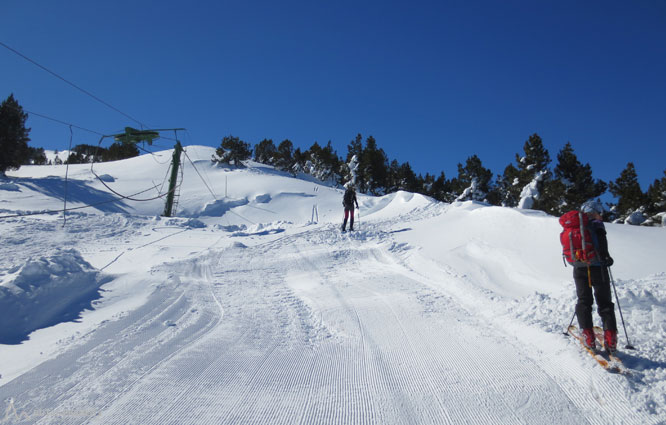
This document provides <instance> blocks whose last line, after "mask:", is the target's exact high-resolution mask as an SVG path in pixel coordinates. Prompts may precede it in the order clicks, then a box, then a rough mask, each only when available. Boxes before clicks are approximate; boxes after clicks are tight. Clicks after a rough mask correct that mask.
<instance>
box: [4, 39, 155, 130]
mask: <svg viewBox="0 0 666 425" xmlns="http://www.w3.org/2000/svg"><path fill="white" fill-rule="evenodd" d="M0 46H2V47H4V48H6V49H7V50H9V51H11V52H13V53H15V54H16V55H18V56H20V57H22V58H23V59H25V60H27V61H28V62H30V63H32V64H33V65H35V66H37V67H39V68H41V69H43V70H44V71H46V72H48V73H49V74H51V75H53V76H54V77H56V78H58V79H60V80H62V81H64V82H65V83H67V84H69V85H70V86H72V87H74V88H75V89H77V90H79V91H81V92H82V93H84V94H86V95H88V96H90V97H92V98H93V99H95V100H96V101H98V102H99V103H101V104H102V105H104V106H106V107H108V108H110V109H113V110H114V111H116V112H118V113H119V114H121V115H123V116H125V117H127V118H129V119H131V120H132V121H134V122H136V123H138V124H139V125H141V127H146V126H145V125H144V124H143V123H142V122H141V121H139V120H137V119H136V118H134V117H132V116H131V115H129V114H126V113H125V112H123V111H121V110H120V109H118V108H116V107H115V106H113V105H111V104H109V103H107V102H105V101H104V100H102V99H100V98H99V97H97V96H95V95H94V94H92V93H90V92H89V91H87V90H85V89H83V88H81V87H79V86H77V85H76V84H74V83H72V82H71V81H69V80H67V79H66V78H64V77H62V76H60V75H58V74H57V73H55V72H53V71H51V70H50V69H48V68H47V67H45V66H44V65H41V64H39V63H38V62H37V61H35V60H33V59H30V58H29V57H28V56H26V55H24V54H23V53H21V52H19V51H18V50H16V49H13V48H12V47H9V46H8V45H6V44H5V43H3V42H2V41H0Z"/></svg>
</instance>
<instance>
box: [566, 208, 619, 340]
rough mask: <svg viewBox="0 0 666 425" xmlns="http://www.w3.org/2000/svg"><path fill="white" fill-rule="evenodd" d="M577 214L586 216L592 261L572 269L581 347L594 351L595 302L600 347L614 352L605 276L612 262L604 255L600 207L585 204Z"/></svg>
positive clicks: (614, 331)
mask: <svg viewBox="0 0 666 425" xmlns="http://www.w3.org/2000/svg"><path fill="white" fill-rule="evenodd" d="M581 212H583V213H585V214H587V219H588V223H587V229H588V230H589V232H590V235H591V237H592V242H593V245H594V250H595V252H596V256H595V257H596V258H595V259H594V260H593V261H592V262H591V263H590V264H589V265H588V266H587V267H574V270H573V277H574V281H575V282H576V295H577V296H578V302H577V304H576V316H577V317H578V324H579V326H580V328H581V329H582V334H583V338H584V340H585V345H587V346H588V347H590V348H596V344H595V336H594V329H593V324H592V303H593V302H594V300H595V299H596V301H597V307H598V309H597V311H598V313H599V316H601V320H602V322H603V328H604V343H605V344H604V345H605V346H606V349H607V350H608V351H610V352H614V351H616V350H617V323H616V321H615V305H614V304H613V298H612V294H611V286H610V277H609V275H608V267H610V266H612V265H613V258H611V256H610V254H609V253H608V241H607V239H606V228H605V227H604V223H603V221H602V218H601V214H602V213H603V207H602V205H601V204H600V203H599V202H596V201H591V202H586V203H585V204H583V205H582V206H581ZM593 291H594V297H593V296H592V292H593Z"/></svg>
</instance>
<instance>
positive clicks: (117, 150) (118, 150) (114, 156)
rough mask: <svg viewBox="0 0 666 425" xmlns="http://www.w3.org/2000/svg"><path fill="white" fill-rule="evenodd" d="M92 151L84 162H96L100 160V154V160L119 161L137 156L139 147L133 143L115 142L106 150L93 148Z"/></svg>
mask: <svg viewBox="0 0 666 425" xmlns="http://www.w3.org/2000/svg"><path fill="white" fill-rule="evenodd" d="M94 152H95V153H91V154H89V155H88V157H87V159H86V162H92V161H95V162H97V161H99V160H100V159H99V156H101V160H102V161H119V160H121V159H127V158H134V157H136V156H139V148H137V146H136V144H135V143H121V142H115V143H113V144H111V146H109V149H107V150H102V151H97V150H95V151H94ZM94 155H98V157H93V156H94Z"/></svg>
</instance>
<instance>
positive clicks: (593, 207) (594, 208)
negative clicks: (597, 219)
mask: <svg viewBox="0 0 666 425" xmlns="http://www.w3.org/2000/svg"><path fill="white" fill-rule="evenodd" d="M580 210H581V211H582V212H584V213H586V214H593V213H596V214H599V215H601V214H603V213H604V206H603V205H601V202H599V201H587V202H585V203H584V204H583V205H581V207H580Z"/></svg>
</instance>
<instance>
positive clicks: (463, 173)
mask: <svg viewBox="0 0 666 425" xmlns="http://www.w3.org/2000/svg"><path fill="white" fill-rule="evenodd" d="M492 178H493V173H492V171H490V170H489V169H487V168H485V167H484V166H483V164H482V163H481V159H479V157H478V156H476V155H472V156H471V157H469V158H467V161H465V166H463V165H462V164H460V163H459V164H458V178H457V179H456V181H455V184H456V189H457V191H458V193H459V195H458V196H457V198H456V199H455V200H456V201H468V200H473V201H486V197H487V196H488V192H490V190H491V185H492Z"/></svg>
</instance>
